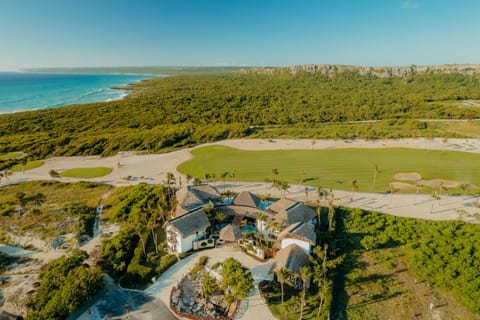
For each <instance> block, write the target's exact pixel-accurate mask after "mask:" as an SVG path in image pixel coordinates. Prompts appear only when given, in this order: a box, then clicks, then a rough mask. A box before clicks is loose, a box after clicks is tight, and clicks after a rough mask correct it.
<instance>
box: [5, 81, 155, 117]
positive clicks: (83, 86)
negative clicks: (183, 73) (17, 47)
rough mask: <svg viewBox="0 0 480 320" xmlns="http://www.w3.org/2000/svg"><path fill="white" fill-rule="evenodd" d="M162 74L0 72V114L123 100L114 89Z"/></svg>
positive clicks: (121, 92) (125, 93)
mask: <svg viewBox="0 0 480 320" xmlns="http://www.w3.org/2000/svg"><path fill="white" fill-rule="evenodd" d="M153 77H159V75H131V74H57V73H56V74H51V73H26V72H0V113H11V112H19V111H26V110H36V109H46V108H55V107H60V106H66V105H72V104H83V103H90V102H101V101H111V100H117V99H122V98H123V97H125V96H126V95H127V94H128V93H129V91H128V90H117V89H113V88H114V87H119V86H122V85H127V84H133V83H136V82H139V81H141V80H144V79H149V78H153Z"/></svg>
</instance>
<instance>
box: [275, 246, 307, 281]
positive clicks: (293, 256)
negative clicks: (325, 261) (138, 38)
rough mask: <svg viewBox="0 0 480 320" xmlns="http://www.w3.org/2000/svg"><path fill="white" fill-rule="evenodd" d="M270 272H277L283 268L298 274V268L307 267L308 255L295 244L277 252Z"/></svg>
mask: <svg viewBox="0 0 480 320" xmlns="http://www.w3.org/2000/svg"><path fill="white" fill-rule="evenodd" d="M273 261H274V262H273V265H272V268H271V269H270V272H278V271H280V269H282V268H285V269H287V270H290V271H291V272H295V273H296V274H300V268H301V267H303V266H308V254H306V253H305V251H303V249H302V248H300V247H299V246H298V245H296V244H291V245H289V246H288V247H286V248H283V249H282V250H280V251H278V252H277V255H276V256H275V259H274V260H273Z"/></svg>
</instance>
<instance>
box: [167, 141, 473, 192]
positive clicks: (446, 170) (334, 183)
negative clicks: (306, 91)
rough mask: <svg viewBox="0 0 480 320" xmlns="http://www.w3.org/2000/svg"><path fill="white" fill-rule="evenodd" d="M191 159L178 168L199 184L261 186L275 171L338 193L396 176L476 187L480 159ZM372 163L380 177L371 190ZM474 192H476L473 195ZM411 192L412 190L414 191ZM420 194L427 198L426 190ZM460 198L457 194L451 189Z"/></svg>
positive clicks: (217, 153) (355, 152) (217, 154)
mask: <svg viewBox="0 0 480 320" xmlns="http://www.w3.org/2000/svg"><path fill="white" fill-rule="evenodd" d="M192 154H193V156H194V158H193V159H192V160H190V161H187V162H185V163H183V164H181V165H180V166H178V168H177V169H178V170H179V171H180V172H182V173H184V174H187V173H188V174H190V175H191V176H193V177H198V178H200V179H203V178H204V177H205V173H215V174H216V177H217V179H220V174H221V173H222V172H225V171H227V172H233V171H236V180H246V181H262V182H263V181H265V178H268V179H272V169H278V171H279V175H278V176H277V177H276V179H278V180H286V181H288V182H290V183H300V181H301V179H302V176H303V181H304V183H305V184H308V185H312V186H322V187H325V188H333V189H340V190H342V189H343V190H350V189H351V185H352V181H353V180H354V179H355V180H357V181H358V186H359V191H361V192H362V191H364V192H372V191H375V192H382V191H387V190H388V184H389V183H390V182H392V181H394V180H393V175H394V174H395V173H397V172H411V171H413V172H418V173H420V174H421V175H422V177H423V178H424V179H434V178H442V179H452V180H456V181H459V182H460V183H473V184H476V185H480V170H478V164H479V163H480V154H475V153H467V152H457V151H436V150H419V149H406V148H391V149H328V150H275V151H242V150H237V149H233V148H229V147H225V146H209V147H203V148H199V149H195V150H193V151H192ZM375 164H377V165H378V168H379V170H380V171H381V173H380V174H378V175H377V178H376V180H377V181H376V187H375V190H374V188H373V173H374V168H375ZM476 191H478V190H476ZM412 192H415V191H412ZM423 192H426V193H430V192H431V189H429V188H425V189H424V190H423ZM450 192H455V193H458V192H460V191H459V190H458V189H453V190H450Z"/></svg>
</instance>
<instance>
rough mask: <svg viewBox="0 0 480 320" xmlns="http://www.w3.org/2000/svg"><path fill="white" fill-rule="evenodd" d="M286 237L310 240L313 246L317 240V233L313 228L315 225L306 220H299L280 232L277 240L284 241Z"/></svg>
mask: <svg viewBox="0 0 480 320" xmlns="http://www.w3.org/2000/svg"><path fill="white" fill-rule="evenodd" d="M285 238H293V239H299V240H303V241H306V242H309V243H310V244H311V245H313V246H314V245H315V243H316V241H317V235H316V234H315V231H314V230H313V226H312V225H309V224H307V223H305V222H297V223H294V224H292V225H290V226H288V228H287V229H285V230H283V231H282V232H280V234H279V235H278V237H277V240H278V241H282V240H283V239H285Z"/></svg>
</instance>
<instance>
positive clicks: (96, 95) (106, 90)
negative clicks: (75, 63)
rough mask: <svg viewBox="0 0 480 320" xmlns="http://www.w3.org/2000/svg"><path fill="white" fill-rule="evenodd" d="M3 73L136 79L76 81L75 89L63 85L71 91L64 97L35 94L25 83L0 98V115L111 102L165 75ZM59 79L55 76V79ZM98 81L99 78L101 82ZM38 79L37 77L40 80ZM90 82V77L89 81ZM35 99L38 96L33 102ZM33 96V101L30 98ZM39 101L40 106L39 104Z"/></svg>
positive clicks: (51, 93)
mask: <svg viewBox="0 0 480 320" xmlns="http://www.w3.org/2000/svg"><path fill="white" fill-rule="evenodd" d="M2 74H5V75H45V76H47V77H48V76H49V75H50V76H55V75H58V76H70V77H76V76H78V77H79V78H81V77H105V79H101V80H102V81H103V82H105V81H107V82H108V81H112V80H110V79H108V77H112V76H113V77H116V76H118V77H120V76H128V77H135V79H125V81H123V82H120V83H112V84H105V85H101V83H100V84H99V85H97V86H96V87H92V85H91V84H89V83H86V84H85V85H86V87H85V88H81V87H80V86H81V85H83V84H75V85H76V86H79V87H80V89H83V91H81V90H79V89H77V91H78V92H75V89H76V88H75V87H73V88H74V89H71V88H72V86H71V85H69V84H66V85H65V88H68V89H71V92H66V91H63V92H66V93H65V96H64V97H61V96H60V98H58V94H57V93H56V92H55V91H54V90H52V92H47V94H45V96H40V97H38V95H37V96H35V95H33V97H32V93H31V92H29V91H28V90H29V88H28V86H32V85H31V84H27V85H26V87H25V89H24V90H25V92H27V93H26V94H25V95H22V93H18V94H17V95H16V96H14V97H12V98H11V100H10V101H9V100H8V98H7V100H6V101H4V102H3V107H4V108H5V109H2V108H0V116H1V115H4V114H14V113H21V112H35V111H39V110H45V109H53V108H62V107H70V106H78V105H84V104H90V103H102V102H112V101H119V100H123V99H125V98H127V97H128V96H129V95H130V94H131V93H132V91H133V86H134V85H135V84H138V83H140V82H142V81H147V80H150V79H154V78H158V77H166V76H167V75H160V74H132V73H128V74H127V73H125V74H123V73H91V74H87V73H53V72H29V71H23V70H17V71H0V76H1V75H2ZM57 80H58V79H57ZM102 81H100V82H102ZM39 82H40V81H39ZM92 82H93V81H92ZM54 89H55V90H56V91H58V90H59V89H62V88H61V87H55V88H54ZM29 95H30V96H29ZM49 96H52V97H57V99H58V101H55V100H50V101H49V98H48V97H49ZM92 98H93V99H92ZM35 99H37V100H40V101H38V102H35ZM41 99H45V101H41ZM30 100H32V101H30ZM16 101H22V102H23V101H25V105H31V106H35V107H28V108H23V107H22V106H19V107H8V106H9V103H10V104H14V103H15V102H16ZM39 105H40V106H39ZM0 106H2V101H1V100H0Z"/></svg>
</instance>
